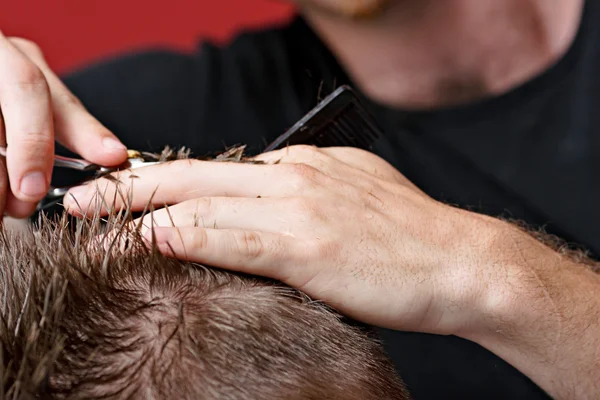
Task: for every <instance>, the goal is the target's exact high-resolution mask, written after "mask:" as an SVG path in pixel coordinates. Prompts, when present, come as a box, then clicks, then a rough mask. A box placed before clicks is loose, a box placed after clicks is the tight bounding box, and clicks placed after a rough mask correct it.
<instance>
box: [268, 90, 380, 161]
mask: <svg viewBox="0 0 600 400" xmlns="http://www.w3.org/2000/svg"><path fill="white" fill-rule="evenodd" d="M381 134H382V133H381V129H380V128H379V126H378V125H377V123H376V122H375V119H374V118H373V116H372V115H371V114H370V113H369V112H368V111H367V110H366V109H365V107H364V106H363V105H362V104H361V103H360V101H359V100H358V97H357V96H356V94H355V93H354V91H353V90H352V89H351V88H350V87H349V86H342V87H340V88H338V89H337V90H335V91H334V92H333V93H332V94H330V95H329V96H327V97H326V98H325V99H324V100H323V101H321V102H320V103H319V104H318V105H317V106H316V107H315V108H313V109H312V110H311V111H310V112H309V113H308V114H306V115H305V116H304V117H303V118H302V119H301V120H300V121H298V122H297V123H296V124H295V125H294V126H293V127H291V128H290V129H289V130H288V131H287V132H285V133H284V134H283V135H281V136H279V137H278V138H277V139H276V140H275V141H274V142H273V143H271V144H270V145H269V146H267V148H266V149H265V151H271V150H275V149H280V148H282V147H285V146H288V145H295V144H310V145H316V146H319V147H335V146H351V147H357V148H361V149H364V150H370V149H371V147H372V145H373V143H374V142H375V140H377V138H378V137H379V136H380V135H381Z"/></svg>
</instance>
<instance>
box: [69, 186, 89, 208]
mask: <svg viewBox="0 0 600 400" xmlns="http://www.w3.org/2000/svg"><path fill="white" fill-rule="evenodd" d="M88 190H89V188H88V187H87V186H85V185H82V186H75V187H73V188H71V189H69V191H68V192H67V194H66V195H65V199H64V201H63V204H64V206H65V207H66V208H69V207H72V206H74V207H76V206H77V204H80V205H81V201H82V200H83V199H85V197H86V195H87V192H88Z"/></svg>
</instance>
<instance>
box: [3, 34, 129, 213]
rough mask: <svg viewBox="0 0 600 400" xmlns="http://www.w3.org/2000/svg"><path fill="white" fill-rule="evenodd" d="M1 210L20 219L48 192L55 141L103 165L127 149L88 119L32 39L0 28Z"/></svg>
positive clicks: (122, 155) (116, 160) (114, 162)
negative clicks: (4, 149) (4, 148)
mask: <svg viewBox="0 0 600 400" xmlns="http://www.w3.org/2000/svg"><path fill="white" fill-rule="evenodd" d="M0 60H1V61H0V144H1V145H6V146H7V157H6V159H5V158H4V157H2V158H1V161H0V214H2V213H4V214H5V215H11V216H14V217H18V218H24V217H27V216H29V215H31V213H32V212H33V211H34V210H35V206H36V204H37V202H38V201H39V200H41V199H42V198H43V197H44V196H45V194H46V191H47V190H48V186H49V184H50V178H51V176H52V164H53V156H54V141H55V140H57V141H58V142H60V143H61V144H63V145H65V146H66V147H67V148H69V149H71V150H73V151H75V152H76V153H78V154H80V155H82V156H83V157H84V158H86V159H87V160H89V161H92V162H95V163H98V164H101V165H117V164H120V163H122V162H123V161H125V159H126V158H127V151H126V148H125V147H124V146H123V145H122V144H121V143H120V141H119V140H118V139H117V138H116V137H115V136H114V135H113V134H112V133H111V132H110V131H108V130H107V129H106V128H105V127H104V126H102V124H100V123H99V122H98V121H97V120H96V119H95V118H94V117H92V116H91V115H90V114H89V113H88V112H87V111H86V110H85V108H84V107H83V106H82V105H81V103H80V102H79V101H78V100H77V99H76V98H75V97H74V96H73V95H72V94H71V93H70V92H69V91H68V90H67V88H66V87H65V86H64V85H63V84H62V82H60V80H59V79H58V78H57V77H56V75H55V74H54V73H53V72H52V71H51V70H50V68H49V67H48V65H47V64H46V62H45V61H44V57H43V55H42V52H41V51H40V49H39V48H38V47H37V46H36V45H35V44H34V43H32V42H30V41H27V40H24V39H19V38H8V37H6V36H4V35H3V34H2V32H0Z"/></svg>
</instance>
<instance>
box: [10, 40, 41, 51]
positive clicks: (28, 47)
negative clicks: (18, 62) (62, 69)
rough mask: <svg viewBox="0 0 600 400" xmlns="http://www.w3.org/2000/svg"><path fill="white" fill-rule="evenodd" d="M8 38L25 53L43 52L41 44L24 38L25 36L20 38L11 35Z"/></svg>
mask: <svg viewBox="0 0 600 400" xmlns="http://www.w3.org/2000/svg"><path fill="white" fill-rule="evenodd" d="M8 40H9V41H10V42H11V43H12V44H13V45H14V46H16V47H17V48H18V49H19V50H21V51H22V52H23V53H25V54H27V55H31V54H35V55H41V54H42V49H40V46H38V45H37V43H35V42H34V41H32V40H29V39H24V38H20V37H10V38H8Z"/></svg>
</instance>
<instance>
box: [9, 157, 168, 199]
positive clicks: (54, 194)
mask: <svg viewBox="0 0 600 400" xmlns="http://www.w3.org/2000/svg"><path fill="white" fill-rule="evenodd" d="M0 156H1V157H6V147H5V146H0ZM157 163H158V161H148V160H147V159H146V158H144V156H143V154H142V153H140V152H139V151H137V150H127V161H125V162H124V163H122V164H119V165H117V166H114V167H103V166H101V165H98V164H94V163H92V162H89V161H86V160H83V159H80V158H71V157H63V156H59V155H54V166H55V167H59V168H68V169H73V170H76V171H82V172H95V175H94V176H93V177H92V178H91V179H96V178H100V177H102V176H105V175H108V174H110V173H112V172H116V171H120V170H124V169H136V168H140V167H146V166H150V165H154V164H157ZM79 184H81V182H79V183H77V184H73V185H70V186H62V187H54V186H50V188H49V189H48V192H47V193H46V197H45V199H47V200H52V199H59V198H61V197H64V195H65V194H67V192H68V191H69V189H71V188H72V187H74V186H77V185H79Z"/></svg>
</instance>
